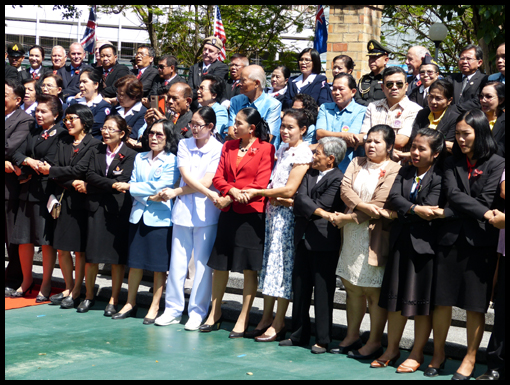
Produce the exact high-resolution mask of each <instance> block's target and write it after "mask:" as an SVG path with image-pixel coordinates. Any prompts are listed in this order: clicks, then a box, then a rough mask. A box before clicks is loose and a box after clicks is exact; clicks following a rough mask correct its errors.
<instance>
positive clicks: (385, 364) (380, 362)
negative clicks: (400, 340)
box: [370, 352, 400, 369]
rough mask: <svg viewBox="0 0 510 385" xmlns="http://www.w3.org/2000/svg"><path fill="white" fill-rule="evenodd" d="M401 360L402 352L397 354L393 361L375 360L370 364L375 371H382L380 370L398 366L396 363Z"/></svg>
mask: <svg viewBox="0 0 510 385" xmlns="http://www.w3.org/2000/svg"><path fill="white" fill-rule="evenodd" d="M399 359H400V352H399V353H398V354H397V356H396V357H394V358H393V359H391V360H387V361H383V360H380V359H377V360H375V361H374V362H372V363H371V364H370V367H371V368H374V369H380V368H387V367H388V366H393V365H395V364H396V362H397V361H398V360H399Z"/></svg>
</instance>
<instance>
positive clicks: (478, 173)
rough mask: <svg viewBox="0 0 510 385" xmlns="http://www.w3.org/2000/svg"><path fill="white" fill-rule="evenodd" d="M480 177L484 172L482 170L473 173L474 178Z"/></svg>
mask: <svg viewBox="0 0 510 385" xmlns="http://www.w3.org/2000/svg"><path fill="white" fill-rule="evenodd" d="M480 175H483V171H481V170H475V171H473V178H476V177H479V176H480Z"/></svg>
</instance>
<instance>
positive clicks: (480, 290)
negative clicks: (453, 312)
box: [433, 234, 497, 313]
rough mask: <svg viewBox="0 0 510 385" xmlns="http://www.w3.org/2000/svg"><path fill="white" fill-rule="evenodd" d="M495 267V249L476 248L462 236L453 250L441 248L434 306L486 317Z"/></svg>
mask: <svg viewBox="0 0 510 385" xmlns="http://www.w3.org/2000/svg"><path fill="white" fill-rule="evenodd" d="M496 264H497V253H496V245H494V247H490V248H487V247H473V246H471V245H469V244H468V242H467V241H466V237H465V235H463V234H461V235H459V238H458V240H457V242H456V243H455V245H454V246H447V247H445V246H440V247H439V248H438V253H437V256H436V262H435V272H434V277H435V279H434V288H435V295H434V299H433V300H434V304H435V305H437V306H456V307H459V308H461V309H464V310H468V311H473V312H478V313H487V310H488V308H489V303H490V298H491V294H492V283H493V280H494V272H495V271H496Z"/></svg>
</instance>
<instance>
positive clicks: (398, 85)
mask: <svg viewBox="0 0 510 385" xmlns="http://www.w3.org/2000/svg"><path fill="white" fill-rule="evenodd" d="M385 85H386V88H388V89H391V88H393V87H394V86H395V85H396V86H397V88H398V89H399V90H401V89H402V88H404V82H388V83H386V84H385Z"/></svg>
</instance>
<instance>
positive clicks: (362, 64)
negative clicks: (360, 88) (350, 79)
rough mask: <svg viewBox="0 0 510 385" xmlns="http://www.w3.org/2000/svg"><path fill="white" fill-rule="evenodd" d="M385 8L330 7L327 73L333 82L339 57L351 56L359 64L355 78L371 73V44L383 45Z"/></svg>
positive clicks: (369, 6) (366, 6)
mask: <svg viewBox="0 0 510 385" xmlns="http://www.w3.org/2000/svg"><path fill="white" fill-rule="evenodd" d="M383 9H384V5H330V14H329V37H328V54H327V72H326V75H327V76H328V79H329V81H332V79H333V75H332V73H331V63H332V61H333V58H334V57H335V56H338V55H348V56H350V57H351V58H352V59H353V60H354V62H355V63H356V67H354V73H353V75H354V78H355V79H356V80H359V79H360V78H361V76H362V75H364V74H366V73H368V72H370V68H369V67H368V57H367V44H368V42H369V41H370V40H371V39H375V40H377V41H380V38H381V19H382V10H383Z"/></svg>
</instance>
